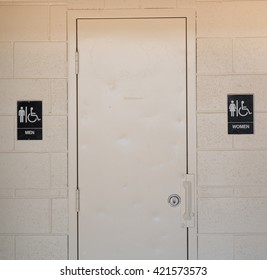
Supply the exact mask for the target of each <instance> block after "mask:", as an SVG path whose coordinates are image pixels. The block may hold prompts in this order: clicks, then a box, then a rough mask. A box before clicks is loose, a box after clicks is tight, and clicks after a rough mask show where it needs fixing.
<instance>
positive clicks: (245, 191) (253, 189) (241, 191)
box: [234, 186, 267, 198]
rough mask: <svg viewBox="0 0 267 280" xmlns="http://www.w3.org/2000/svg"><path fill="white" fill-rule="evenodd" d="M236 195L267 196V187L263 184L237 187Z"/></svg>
mask: <svg viewBox="0 0 267 280" xmlns="http://www.w3.org/2000/svg"><path fill="white" fill-rule="evenodd" d="M234 195H235V196H236V197H250V198H252V197H261V198H262V197H267V187H266V186H262V187H258V186H248V187H245V186H241V187H235V189H234Z"/></svg>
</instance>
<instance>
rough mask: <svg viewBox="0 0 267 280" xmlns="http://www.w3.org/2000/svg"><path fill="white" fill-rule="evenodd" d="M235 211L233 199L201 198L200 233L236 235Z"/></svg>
mask: <svg viewBox="0 0 267 280" xmlns="http://www.w3.org/2000/svg"><path fill="white" fill-rule="evenodd" d="M234 210H235V208H234V199H233V198H199V199H198V230H199V233H234V232H235V230H234V229H235V222H236V218H235V212H234Z"/></svg>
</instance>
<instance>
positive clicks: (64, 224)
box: [52, 199, 69, 234]
mask: <svg viewBox="0 0 267 280" xmlns="http://www.w3.org/2000/svg"><path fill="white" fill-rule="evenodd" d="M68 213H69V212H68V200H67V199H53V200H52V232H53V233H65V234H67V233H68Z"/></svg>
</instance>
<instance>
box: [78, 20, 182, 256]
mask: <svg viewBox="0 0 267 280" xmlns="http://www.w3.org/2000/svg"><path fill="white" fill-rule="evenodd" d="M77 34H78V35H77V50H78V52H79V75H78V83H77V86H78V91H77V92H78V95H77V101H78V102H77V104H78V187H79V189H80V212H79V220H78V239H79V258H80V259H186V257H187V230H186V228H184V227H182V218H181V216H182V215H181V205H178V206H177V207H171V206H170V204H168V197H169V196H170V195H171V194H178V195H180V193H181V182H182V175H183V174H185V173H186V165H187V139H186V123H187V121H186V107H187V104H186V22H185V19H184V18H125V19H79V20H78V23H77Z"/></svg>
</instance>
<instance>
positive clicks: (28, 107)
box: [17, 101, 43, 140]
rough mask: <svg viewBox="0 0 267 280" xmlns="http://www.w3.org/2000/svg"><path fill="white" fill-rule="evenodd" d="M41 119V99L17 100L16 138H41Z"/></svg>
mask: <svg viewBox="0 0 267 280" xmlns="http://www.w3.org/2000/svg"><path fill="white" fill-rule="evenodd" d="M42 119H43V115H42V101H18V102H17V140H42V139H43V120H42Z"/></svg>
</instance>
